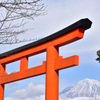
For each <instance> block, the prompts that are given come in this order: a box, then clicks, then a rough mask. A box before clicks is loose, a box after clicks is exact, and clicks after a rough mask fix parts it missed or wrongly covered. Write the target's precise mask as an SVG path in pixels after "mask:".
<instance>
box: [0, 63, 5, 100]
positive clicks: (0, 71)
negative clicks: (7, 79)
mask: <svg viewBox="0 0 100 100" xmlns="http://www.w3.org/2000/svg"><path fill="white" fill-rule="evenodd" d="M4 73H5V65H2V64H0V75H4ZM0 100H4V84H0Z"/></svg>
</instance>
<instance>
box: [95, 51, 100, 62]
mask: <svg viewBox="0 0 100 100" xmlns="http://www.w3.org/2000/svg"><path fill="white" fill-rule="evenodd" d="M97 56H99V57H98V58H97V59H96V60H97V61H99V63H100V50H98V51H97Z"/></svg>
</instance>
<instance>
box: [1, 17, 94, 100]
mask: <svg viewBox="0 0 100 100" xmlns="http://www.w3.org/2000/svg"><path fill="white" fill-rule="evenodd" d="M91 24H92V22H91V21H90V20H89V19H87V18H85V19H81V20H79V21H78V22H76V23H74V24H72V25H70V26H68V27H66V28H64V29H62V30H60V31H58V32H56V33H54V34H52V35H50V36H48V37H45V38H43V39H41V40H38V41H36V42H33V43H30V44H27V45H24V46H22V47H19V48H17V49H14V50H11V51H8V52H5V53H3V54H0V100H3V98H4V85H5V84H7V83H10V82H14V81H18V80H21V79H25V78H29V77H33V76H37V75H41V74H46V92H45V93H46V97H45V100H58V93H59V92H58V91H59V90H58V87H59V86H58V83H59V82H58V81H59V79H58V78H59V70H61V69H64V68H69V67H72V66H76V65H78V64H79V57H78V56H77V55H74V56H71V57H68V58H64V59H63V57H62V56H59V47H60V46H63V45H66V44H69V43H71V42H74V41H76V40H79V39H81V38H83V35H84V31H85V30H86V29H89V28H90V27H91ZM45 51H46V52H47V60H46V61H43V64H42V65H40V66H36V67H33V68H28V57H30V56H33V55H36V54H39V53H42V52H45ZM17 60H20V71H19V72H15V73H12V74H7V73H6V72H5V68H6V64H8V63H11V62H14V61H17Z"/></svg>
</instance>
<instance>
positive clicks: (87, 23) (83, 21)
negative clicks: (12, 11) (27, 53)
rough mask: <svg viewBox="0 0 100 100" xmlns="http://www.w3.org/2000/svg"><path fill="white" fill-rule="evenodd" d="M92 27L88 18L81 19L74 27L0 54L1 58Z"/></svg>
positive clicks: (71, 26)
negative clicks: (78, 29)
mask: <svg viewBox="0 0 100 100" xmlns="http://www.w3.org/2000/svg"><path fill="white" fill-rule="evenodd" d="M91 25H92V22H91V21H90V20H89V19H88V18H84V19H81V20H79V21H77V22H75V23H74V24H72V25H70V26H68V27H66V28H64V29H62V30H60V31H58V32H56V33H54V34H51V35H49V36H47V37H44V38H42V39H40V40H37V41H35V42H32V43H29V44H26V45H24V46H21V47H18V48H16V49H13V50H11V51H7V52H5V53H2V54H0V58H3V57H6V56H9V55H12V54H15V53H17V52H19V51H22V50H26V49H28V48H31V47H34V46H37V45H40V44H42V43H45V42H47V41H50V40H52V39H54V38H57V37H59V36H61V35H64V34H67V33H68V32H70V31H72V30H74V29H76V28H82V29H84V30H87V29H89V28H90V27H91Z"/></svg>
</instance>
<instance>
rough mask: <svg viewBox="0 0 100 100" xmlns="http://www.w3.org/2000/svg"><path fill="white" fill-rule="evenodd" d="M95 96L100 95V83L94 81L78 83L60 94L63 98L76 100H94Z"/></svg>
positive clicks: (88, 80) (85, 80)
mask: <svg viewBox="0 0 100 100" xmlns="http://www.w3.org/2000/svg"><path fill="white" fill-rule="evenodd" d="M95 95H100V82H99V81H96V80H93V79H84V80H81V81H79V82H78V83H76V84H74V85H72V86H70V87H67V88H65V89H64V90H63V91H62V92H61V93H60V96H61V97H62V98H76V97H92V98H94V97H95ZM65 100H66V99H65ZM69 100H70V99H69ZM72 100H74V99H72ZM75 100H76V99H75ZM77 100H78V99H77ZM83 100H84V99H83ZM88 100H89V99H88ZM90 100H91V99H90Z"/></svg>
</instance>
